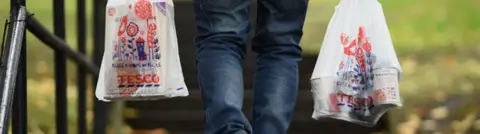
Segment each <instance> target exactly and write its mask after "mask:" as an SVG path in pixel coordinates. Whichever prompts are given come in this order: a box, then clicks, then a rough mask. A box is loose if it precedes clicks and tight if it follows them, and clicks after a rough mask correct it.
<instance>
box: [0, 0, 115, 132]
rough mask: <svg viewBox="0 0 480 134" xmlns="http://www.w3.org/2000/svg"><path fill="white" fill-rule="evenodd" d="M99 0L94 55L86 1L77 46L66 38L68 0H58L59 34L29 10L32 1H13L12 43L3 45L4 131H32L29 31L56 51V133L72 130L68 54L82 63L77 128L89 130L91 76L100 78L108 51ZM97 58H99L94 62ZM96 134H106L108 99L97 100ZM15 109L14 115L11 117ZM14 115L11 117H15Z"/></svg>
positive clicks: (0, 121)
mask: <svg viewBox="0 0 480 134" xmlns="http://www.w3.org/2000/svg"><path fill="white" fill-rule="evenodd" d="M92 1H93V5H92V6H93V7H94V8H93V9H94V11H93V23H94V24H95V25H94V28H93V31H91V33H92V35H93V36H92V37H93V39H94V42H93V43H92V45H93V46H94V47H93V58H92V60H90V59H89V57H87V56H86V48H87V47H86V44H87V42H86V40H87V39H86V38H87V36H86V35H87V31H86V30H87V28H86V21H87V19H86V5H85V2H86V1H85V0H77V22H78V23H77V39H78V40H77V41H78V42H77V44H78V50H74V49H73V48H71V47H70V46H69V45H68V44H67V43H66V41H65V36H66V32H65V30H66V27H65V7H64V4H65V3H64V0H53V16H54V17H53V19H54V21H53V22H54V23H53V24H54V27H53V28H54V29H53V31H54V32H53V33H52V32H50V31H49V30H48V29H47V28H45V26H43V25H42V24H41V23H40V22H39V21H38V19H37V18H35V16H34V15H33V14H32V13H30V12H28V10H27V8H26V6H25V4H26V0H11V1H10V3H11V5H10V7H11V8H10V15H11V16H10V19H9V21H7V23H6V24H8V32H7V33H6V35H7V42H6V43H4V44H2V45H5V47H2V48H3V49H2V62H1V63H2V64H1V66H0V67H1V70H0V71H1V73H0V74H1V75H0V80H2V81H0V84H1V85H2V86H1V87H2V88H1V93H2V95H1V103H0V129H1V130H0V131H1V132H2V134H6V133H8V131H9V128H10V123H9V122H10V119H11V121H12V123H11V128H12V132H13V133H14V134H26V133H27V103H26V102H27V95H26V94H27V90H26V86H27V80H26V74H27V70H26V66H27V59H26V55H27V53H26V37H25V31H26V30H28V31H29V32H31V33H32V34H33V35H35V36H36V38H38V39H39V40H40V41H42V42H43V43H45V44H46V45H47V46H49V47H50V48H52V49H53V50H55V57H54V58H55V66H54V67H55V69H54V70H55V98H56V100H55V121H56V129H57V130H56V132H57V133H58V134H67V133H69V131H68V117H67V113H68V111H67V110H68V109H67V71H66V70H67V68H66V58H69V59H71V60H72V61H73V62H75V63H77V65H78V70H77V85H78V111H77V116H78V119H77V125H78V126H77V127H78V128H77V129H78V131H77V133H78V134H86V133H87V121H86V109H87V108H86V100H87V91H86V90H87V88H86V86H87V84H88V82H87V75H88V74H90V75H93V76H94V81H93V83H96V79H97V77H98V73H99V65H100V64H101V59H102V58H101V57H102V55H103V43H104V27H105V24H104V22H105V21H104V19H105V16H104V13H105V4H106V1H104V0H92ZM92 61H93V62H92ZM94 100H95V101H94V125H93V133H94V134H104V133H105V128H106V125H107V104H106V103H104V102H100V101H98V100H97V99H94ZM10 114H11V116H10ZM10 117H11V118H10Z"/></svg>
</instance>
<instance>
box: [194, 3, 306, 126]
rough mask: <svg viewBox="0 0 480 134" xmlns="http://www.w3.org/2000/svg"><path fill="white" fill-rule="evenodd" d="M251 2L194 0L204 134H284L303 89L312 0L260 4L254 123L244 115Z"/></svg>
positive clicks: (256, 49) (255, 39)
mask: <svg viewBox="0 0 480 134" xmlns="http://www.w3.org/2000/svg"><path fill="white" fill-rule="evenodd" d="M251 2H252V1H251V0H194V8H195V19H196V24H197V30H198V35H197V37H196V38H195V44H196V45H197V67H198V72H199V83H200V86H201V88H202V97H203V104H204V107H205V126H204V133H205V134H252V133H254V134H285V133H287V129H288V127H289V125H290V122H291V120H292V115H293V109H294V106H295V103H296V99H297V90H298V63H299V62H300V61H301V59H302V50H301V48H300V46H299V42H300V39H301V37H302V34H303V32H302V28H303V23H304V20H305V14H306V10H307V3H308V1H307V0H258V15H257V26H256V29H255V36H254V38H253V43H252V50H253V51H254V52H256V53H258V56H257V57H256V58H257V65H258V69H257V70H256V74H255V79H254V80H255V82H254V85H253V88H254V89H253V90H254V91H253V93H254V96H253V97H254V100H253V102H254V104H253V108H254V109H253V121H252V124H251V125H250V122H249V121H248V119H247V118H246V117H245V116H244V115H243V113H242V110H241V109H242V102H243V92H244V87H243V84H244V83H243V76H242V74H243V69H242V61H243V59H244V55H245V53H246V49H247V48H246V43H247V38H248V35H249V32H250V23H249V15H248V10H249V9H248V8H249V6H250V3H251Z"/></svg>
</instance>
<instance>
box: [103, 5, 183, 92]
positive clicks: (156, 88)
mask: <svg viewBox="0 0 480 134" xmlns="http://www.w3.org/2000/svg"><path fill="white" fill-rule="evenodd" d="M173 8H174V7H173V2H172V0H109V1H108V3H107V8H106V9H107V11H106V28H105V30H106V31H105V52H104V55H103V60H102V64H101V69H100V76H99V78H98V82H97V87H96V92H95V95H96V97H97V98H98V99H99V100H103V101H109V100H153V99H161V98H172V97H179V96H188V90H187V88H186V86H185V81H184V78H183V73H182V67H181V65H180V58H179V55H178V42H177V35H176V30H175V23H174V12H173V11H174V9H173Z"/></svg>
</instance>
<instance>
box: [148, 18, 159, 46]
mask: <svg viewBox="0 0 480 134" xmlns="http://www.w3.org/2000/svg"><path fill="white" fill-rule="evenodd" d="M155 30H157V25H156V24H155V23H152V24H148V34H147V42H148V47H149V48H154V47H155V43H154V42H155Z"/></svg>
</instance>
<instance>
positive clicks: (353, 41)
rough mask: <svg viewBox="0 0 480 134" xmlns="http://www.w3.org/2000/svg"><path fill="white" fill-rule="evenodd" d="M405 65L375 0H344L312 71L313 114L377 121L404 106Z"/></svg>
mask: <svg viewBox="0 0 480 134" xmlns="http://www.w3.org/2000/svg"><path fill="white" fill-rule="evenodd" d="M401 74H402V69H401V67H400V63H399V62H398V59H397V56H396V54H395V50H394V47H393V44H392V40H391V38H390V34H389V31H388V27H387V23H386V21H385V17H384V14H383V9H382V7H381V4H380V3H378V1H377V0H341V2H340V3H339V4H338V5H337V6H336V7H335V13H334V14H333V16H332V19H331V20H330V22H329V24H328V28H327V32H326V34H325V37H324V40H323V44H322V47H321V50H320V54H319V56H318V59H317V63H316V65H315V69H314V71H313V74H312V78H311V84H312V93H313V98H314V103H315V104H314V112H313V115H312V117H313V118H314V119H320V118H334V119H339V120H345V121H348V122H353V123H357V124H360V125H364V126H374V125H375V124H376V123H377V121H378V120H379V118H380V117H381V116H382V115H383V114H384V113H385V112H387V111H388V110H389V109H391V108H394V107H399V106H401V105H402V102H401V100H400V95H399V80H400V78H401Z"/></svg>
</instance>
